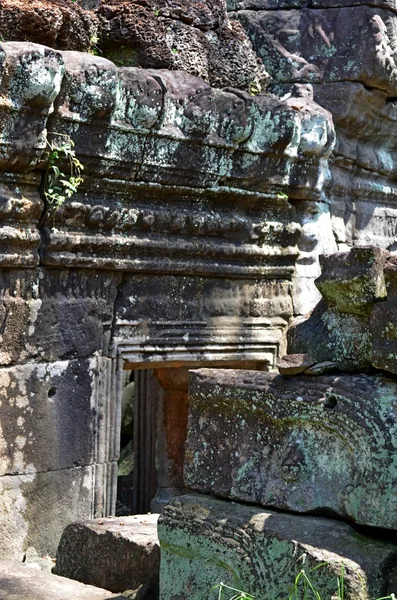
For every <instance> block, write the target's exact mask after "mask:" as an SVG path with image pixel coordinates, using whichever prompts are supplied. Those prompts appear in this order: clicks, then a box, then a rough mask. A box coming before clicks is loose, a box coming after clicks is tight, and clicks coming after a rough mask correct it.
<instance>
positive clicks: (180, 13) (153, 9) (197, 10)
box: [98, 0, 268, 90]
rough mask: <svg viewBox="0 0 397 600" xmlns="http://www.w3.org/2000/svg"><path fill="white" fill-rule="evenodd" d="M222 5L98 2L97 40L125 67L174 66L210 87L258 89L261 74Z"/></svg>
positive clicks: (242, 34) (189, 0)
mask: <svg viewBox="0 0 397 600" xmlns="http://www.w3.org/2000/svg"><path fill="white" fill-rule="evenodd" d="M225 9H226V7H225V2H223V1H221V2H217V1H214V0H205V1H204V2H200V3H197V2H194V1H193V2H192V0H179V1H177V2H174V3H173V5H172V7H171V6H170V5H169V4H168V3H167V2H165V1H164V0H154V1H153V0H152V1H149V2H146V3H145V4H144V5H143V4H142V3H138V2H102V3H101V6H100V7H99V10H98V16H99V18H100V29H101V32H100V34H99V37H100V40H99V44H100V47H101V49H102V51H103V53H104V55H105V56H107V57H108V58H110V59H111V60H114V61H115V62H118V63H119V64H124V65H126V66H139V67H144V68H155V69H164V68H165V69H173V70H175V69H178V70H181V71H186V72H188V73H191V74H192V75H196V76H199V77H203V79H205V80H206V81H208V82H209V83H210V84H211V85H214V86H216V87H224V86H230V85H231V86H234V87H239V88H242V89H246V90H249V89H250V85H253V86H255V89H260V87H261V86H264V85H266V82H267V79H268V76H267V73H266V71H265V69H264V67H263V65H261V63H260V61H258V59H257V56H256V55H255V53H254V52H253V50H252V46H251V44H250V42H249V40H248V38H247V36H246V34H245V32H244V30H243V29H242V27H241V26H240V25H239V24H238V23H236V22H230V21H229V20H228V18H227V15H226V10H225ZM101 34H102V35H101ZM120 46H121V48H120Z"/></svg>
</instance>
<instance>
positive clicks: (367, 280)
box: [316, 247, 389, 315]
mask: <svg viewBox="0 0 397 600" xmlns="http://www.w3.org/2000/svg"><path fill="white" fill-rule="evenodd" d="M388 256H389V253H388V252H387V251H385V250H383V249H382V248H374V247H367V248H365V247H358V248H352V249H351V250H350V251H349V252H338V253H336V254H332V255H330V256H322V257H321V258H320V264H321V275H320V277H318V278H317V279H316V286H317V288H318V289H319V290H320V292H321V295H322V296H323V298H324V300H325V301H326V303H327V304H328V306H330V307H331V308H333V309H334V310H335V311H337V312H340V313H347V314H349V313H352V314H358V315H360V314H363V313H364V314H365V313H367V314H368V311H370V310H371V308H372V306H373V304H374V303H375V302H377V301H379V300H382V299H383V298H385V297H386V284H385V278H384V274H383V267H384V265H385V263H386V260H387V258H388Z"/></svg>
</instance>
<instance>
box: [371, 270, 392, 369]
mask: <svg viewBox="0 0 397 600" xmlns="http://www.w3.org/2000/svg"><path fill="white" fill-rule="evenodd" d="M384 276H385V280H386V289H387V298H386V300H385V301H384V302H381V303H379V304H376V305H375V306H374V309H373V311H372V313H371V318H370V328H371V332H372V364H373V365H374V367H377V368H378V369H384V370H386V371H390V372H391V373H394V374H397V330H396V316H397V264H396V259H395V258H389V260H388V262H387V263H386V265H385V268H384Z"/></svg>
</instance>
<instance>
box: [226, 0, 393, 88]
mask: <svg viewBox="0 0 397 600" xmlns="http://www.w3.org/2000/svg"><path fill="white" fill-rule="evenodd" d="M237 15H238V19H239V20H240V21H241V22H242V23H243V25H244V28H245V29H246V31H247V33H248V35H249V37H250V39H251V41H252V43H253V46H254V48H255V50H256V52H257V53H258V55H259V56H260V57H261V58H262V60H263V61H264V63H265V65H266V67H267V69H268V71H269V73H270V75H272V76H274V77H275V79H276V80H277V81H285V82H308V83H314V82H318V83H323V82H324V81H346V80H348V81H349V80H350V81H361V82H362V83H363V84H365V85H367V86H368V87H374V88H380V89H384V90H386V91H387V92H389V93H390V94H391V95H392V94H393V93H394V92H395V88H396V82H397V79H396V75H397V70H396V68H395V62H394V48H393V27H394V23H395V20H396V15H395V14H394V13H393V12H391V11H388V10H385V9H382V8H373V7H370V6H366V5H365V4H364V5H361V6H357V7H356V6H347V7H340V8H319V7H316V8H315V9H314V8H313V9H312V8H301V9H300V10H297V9H292V10H274V11H272V10H269V11H267V10H265V11H249V10H242V11H239V12H238V13H237ZM351 23H354V26H351V25H350V24H351Z"/></svg>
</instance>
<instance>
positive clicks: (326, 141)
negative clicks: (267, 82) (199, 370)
mask: <svg viewBox="0 0 397 600" xmlns="http://www.w3.org/2000/svg"><path fill="white" fill-rule="evenodd" d="M0 61H1V81H0V84H1V94H0V97H1V102H0V120H1V124H2V127H1V131H0V185H1V193H0V211H1V215H2V216H1V218H2V222H1V228H0V232H1V236H0V264H1V269H0V278H1V281H2V285H1V303H0V312H1V342H2V345H1V354H0V381H1V387H0V394H1V403H2V405H1V411H2V413H1V414H2V417H1V435H0V465H1V473H0V486H1V489H2V494H1V496H0V540H1V541H0V555H1V557H14V558H20V557H21V556H22V553H23V551H24V550H25V549H26V547H27V546H29V545H32V546H35V547H36V549H37V551H38V552H39V553H40V554H44V553H47V552H54V551H55V548H56V545H57V542H58V540H59V537H60V534H61V532H62V529H63V528H64V526H65V525H66V524H67V523H68V522H70V521H72V520H74V519H76V518H87V517H91V516H93V515H96V516H102V515H107V514H110V513H112V511H113V510H114V505H115V477H116V469H117V457H118V451H119V447H118V445H119V437H118V433H119V426H120V423H119V421H120V401H121V389H120V386H121V369H122V367H123V363H126V364H127V365H128V366H129V368H137V367H139V368H159V367H162V368H165V367H167V368H168V367H174V368H175V367H182V366H189V365H194V366H200V365H202V364H208V365H212V366H219V365H222V364H223V365H226V364H234V365H244V364H245V365H248V366H250V367H252V366H259V367H260V368H262V369H263V368H274V366H275V364H276V362H277V358H278V356H279V355H281V354H283V353H284V350H285V331H286V327H287V324H288V321H289V319H290V317H291V315H292V314H293V304H292V294H291V289H292V276H293V274H294V265H295V260H296V258H297V256H298V247H297V242H298V238H299V235H300V225H299V223H298V220H297V217H296V211H295V208H294V206H293V205H292V204H291V203H290V202H288V197H291V198H294V199H295V200H296V202H297V203H298V204H299V203H300V202H301V201H302V202H304V201H305V199H316V198H319V197H320V196H321V194H322V189H323V185H324V181H325V180H326V178H327V173H328V166H327V160H328V157H329V154H330V151H331V148H332V146H333V143H334V132H333V126H332V123H331V119H330V116H329V113H328V112H327V111H325V110H324V109H322V108H320V107H319V106H318V105H316V104H315V103H314V102H312V101H311V100H310V99H299V100H297V101H291V100H285V101H280V100H279V99H277V98H275V97H273V96H269V95H262V96H257V97H253V96H251V95H249V94H248V93H246V92H243V91H241V90H235V89H228V90H224V91H222V90H219V89H216V88H211V87H210V86H209V85H208V84H207V83H205V82H204V81H203V80H201V79H197V78H195V77H193V76H191V75H188V74H186V73H182V72H170V71H163V70H161V71H154V70H143V69H139V68H124V67H123V68H117V67H116V66H115V65H114V64H113V63H112V62H110V61H108V60H106V59H104V58H101V57H97V56H93V55H90V54H83V53H78V52H72V51H66V52H62V51H56V50H52V49H50V48H47V47H45V46H40V45H36V44H33V43H28V42H27V43H17V42H10V43H5V44H2V45H1V48H0ZM65 139H66V140H69V139H71V140H72V141H73V142H74V143H75V150H76V153H77V156H78V158H79V160H80V161H81V163H82V164H83V166H84V172H83V176H84V182H83V183H82V185H81V187H80V188H79V190H78V193H76V194H75V195H74V196H73V197H72V198H71V199H69V200H67V201H66V202H65V203H64V204H63V205H62V206H61V207H59V208H58V209H57V210H55V209H54V207H53V206H48V205H45V202H44V201H43V197H45V191H46V189H45V186H46V178H45V173H46V170H47V168H48V149H49V144H52V147H53V148H54V147H55V146H56V145H57V144H59V143H61V142H62V141H63V140H65ZM60 166H61V167H62V168H63V169H67V168H68V165H67V163H66V164H65V163H64V164H63V165H62V164H61V163H60ZM169 380H172V378H171V379H169ZM177 391H178V390H177V389H176V390H175V393H177ZM167 393H168V392H167ZM175 393H174V396H175ZM174 396H173V394H172V393H171V392H169V397H170V398H173V397H174ZM164 402H165V403H164V407H165V408H164V410H165V414H164V413H162V417H161V418H162V419H164V425H163V422H161V423H160V425H161V427H163V426H164V428H165V431H166V437H165V439H166V448H165V449H164V453H165V454H164V455H161V456H160V457H158V464H159V465H163V467H161V468H163V470H164V473H163V474H162V473H160V477H159V480H160V481H163V482H165V483H164V485H165V486H168V487H171V488H172V487H178V485H180V481H181V469H182V461H183V432H182V433H181V432H180V431H179V430H178V432H177V436H176V437H177V440H178V443H177V447H178V448H179V449H181V448H182V450H180V452H181V455H180V456H179V458H178V460H179V463H178V461H177V462H176V463H175V457H174V455H173V454H172V452H174V449H175V439H173V438H172V435H171V438H170V437H169V434H170V431H171V432H172V428H171V429H170V428H168V430H167V427H166V425H167V423H169V422H172V419H173V418H174V417H173V410H174V405H173V401H168V400H167V398H165V401H164ZM167 407H168V408H167ZM167 411H168V412H167ZM175 435H176V434H175ZM167 436H168V437H167ZM178 444H179V446H178ZM161 452H162V451H161Z"/></svg>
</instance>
